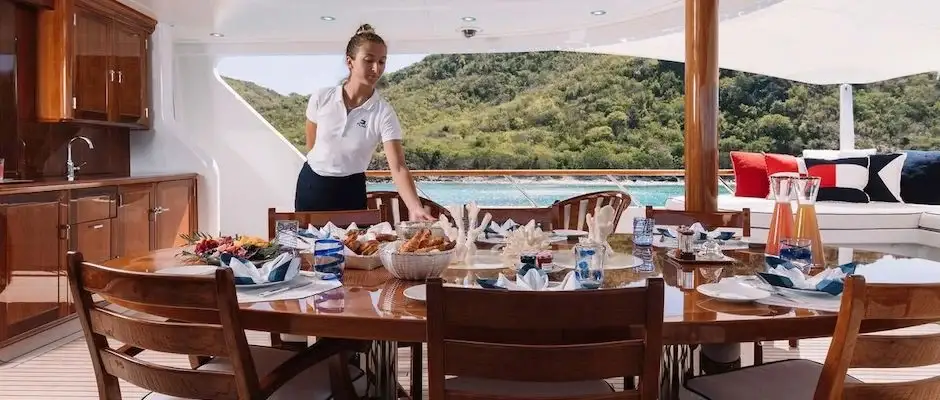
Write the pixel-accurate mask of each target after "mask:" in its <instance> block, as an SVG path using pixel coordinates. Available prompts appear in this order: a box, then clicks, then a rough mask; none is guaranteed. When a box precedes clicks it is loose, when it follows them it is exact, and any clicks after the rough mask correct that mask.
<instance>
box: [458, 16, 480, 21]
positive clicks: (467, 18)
mask: <svg viewBox="0 0 940 400" xmlns="http://www.w3.org/2000/svg"><path fill="white" fill-rule="evenodd" d="M461 19H462V20H464V21H467V22H473V21H476V20H477V18H476V17H463V18H461Z"/></svg>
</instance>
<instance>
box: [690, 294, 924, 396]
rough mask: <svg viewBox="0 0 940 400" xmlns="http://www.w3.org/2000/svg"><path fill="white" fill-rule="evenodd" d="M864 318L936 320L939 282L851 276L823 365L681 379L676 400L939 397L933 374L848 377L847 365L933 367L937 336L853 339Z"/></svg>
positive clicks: (788, 364)
mask: <svg viewBox="0 0 940 400" xmlns="http://www.w3.org/2000/svg"><path fill="white" fill-rule="evenodd" d="M867 320H878V321H879V322H880V323H885V322H886V321H897V322H899V324H898V325H897V326H905V325H916V324H926V323H931V322H933V323H935V322H938V321H940V284H910V285H893V284H892V285H889V284H866V282H865V278H864V277H862V276H860V275H854V276H850V277H848V278H847V279H846V282H845V291H844V293H843V295H842V303H841V308H840V310H839V317H838V320H837V321H836V330H835V333H834V334H833V335H832V343H831V344H830V345H829V353H828V354H827V356H826V362H825V364H819V363H816V362H813V361H809V360H785V361H779V362H773V363H768V364H764V365H761V366H756V367H750V368H742V369H739V370H735V371H731V372H726V373H721V374H715V375H706V376H700V377H696V378H692V379H689V380H688V381H686V383H685V388H684V389H685V391H683V392H681V393H680V399H683V398H685V399H728V400H736V399H747V400H751V399H762V400H776V399H810V398H812V399H814V400H841V399H937V398H940V377H931V378H925V379H920V380H915V381H908V382H891V383H863V382H861V381H859V380H858V379H856V378H854V377H852V376H851V375H847V370H848V369H849V368H902V367H904V368H906V367H922V366H928V365H933V364H937V363H940V334H937V333H932V334H926V335H902V334H900V332H898V333H895V334H866V335H859V329H860V327H861V325H862V323H863V322H864V321H867ZM814 388H815V389H814ZM814 391H815V394H814Z"/></svg>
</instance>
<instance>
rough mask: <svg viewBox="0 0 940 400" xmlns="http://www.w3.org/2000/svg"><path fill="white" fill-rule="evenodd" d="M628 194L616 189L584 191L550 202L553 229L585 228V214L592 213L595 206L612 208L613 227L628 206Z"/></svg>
mask: <svg viewBox="0 0 940 400" xmlns="http://www.w3.org/2000/svg"><path fill="white" fill-rule="evenodd" d="M630 201H631V199H630V195H629V194H626V193H624V192H621V191H617V190H608V191H601V192H593V193H586V194H582V195H580V196H575V197H572V198H570V199H565V200H562V201H559V202H557V203H555V204H552V209H553V210H554V212H555V218H554V222H553V223H552V226H553V227H554V229H577V230H587V222H586V219H585V218H586V217H587V214H593V213H594V209H595V207H597V206H600V207H603V206H606V205H610V206H611V207H613V208H614V227H616V226H617V223H619V222H620V216H621V215H622V214H623V212H624V210H626V209H627V207H629V206H630Z"/></svg>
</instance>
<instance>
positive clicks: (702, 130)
mask: <svg viewBox="0 0 940 400" xmlns="http://www.w3.org/2000/svg"><path fill="white" fill-rule="evenodd" d="M685 209H686V210H687V211H695V212H714V211H717V210H718V0H686V2H685Z"/></svg>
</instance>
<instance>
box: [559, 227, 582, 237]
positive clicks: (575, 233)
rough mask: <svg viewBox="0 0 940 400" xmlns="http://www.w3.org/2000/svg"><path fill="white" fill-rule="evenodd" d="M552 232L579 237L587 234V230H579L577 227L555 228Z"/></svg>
mask: <svg viewBox="0 0 940 400" xmlns="http://www.w3.org/2000/svg"><path fill="white" fill-rule="evenodd" d="M552 232H554V233H555V234H556V235H558V236H565V237H580V236H587V235H588V233H587V231H579V230H577V229H555V230H554V231H552Z"/></svg>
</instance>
